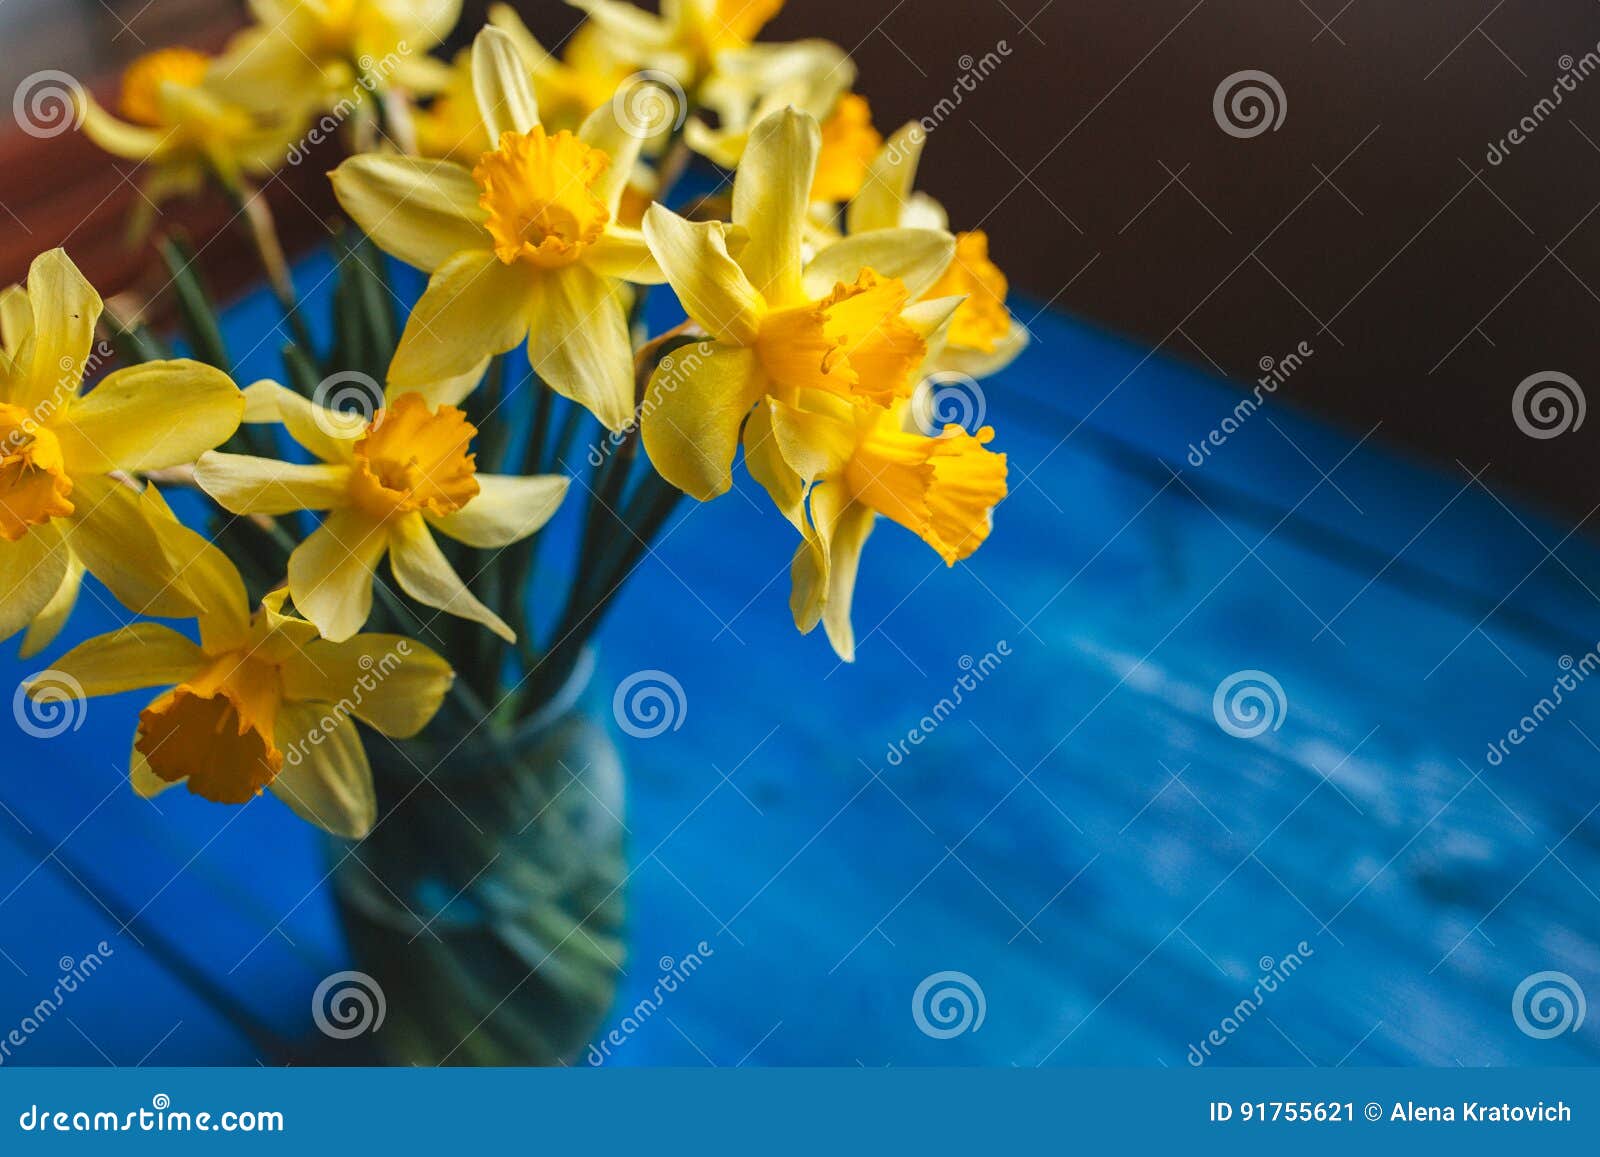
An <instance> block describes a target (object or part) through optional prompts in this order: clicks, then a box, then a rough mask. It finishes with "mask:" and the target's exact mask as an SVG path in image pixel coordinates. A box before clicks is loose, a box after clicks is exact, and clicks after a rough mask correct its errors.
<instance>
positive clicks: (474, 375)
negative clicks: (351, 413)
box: [383, 358, 489, 409]
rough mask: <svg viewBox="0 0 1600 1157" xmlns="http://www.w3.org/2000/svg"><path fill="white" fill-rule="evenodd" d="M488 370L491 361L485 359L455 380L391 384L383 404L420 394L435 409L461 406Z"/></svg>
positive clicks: (385, 392)
mask: <svg viewBox="0 0 1600 1157" xmlns="http://www.w3.org/2000/svg"><path fill="white" fill-rule="evenodd" d="M488 368H489V359H488V358H484V359H483V361H481V362H479V363H478V364H477V365H475V366H473V367H472V368H471V369H470V370H468V371H467V372H466V373H464V374H457V375H456V376H455V377H453V378H440V379H439V380H438V381H435V382H424V383H423V384H421V385H415V386H396V385H393V384H391V385H390V386H389V388H388V389H386V390H385V391H384V395H383V404H384V405H386V406H388V405H392V404H393V403H394V400H395V398H397V397H399V396H400V395H401V394H420V395H421V396H422V400H423V401H424V402H426V403H428V405H429V406H431V407H433V408H434V409H438V408H439V407H440V406H459V405H461V403H462V401H463V400H464V399H465V398H466V397H467V395H468V394H470V393H472V391H473V390H475V389H477V388H478V383H479V382H481V381H483V371H484V370H486V369H488Z"/></svg>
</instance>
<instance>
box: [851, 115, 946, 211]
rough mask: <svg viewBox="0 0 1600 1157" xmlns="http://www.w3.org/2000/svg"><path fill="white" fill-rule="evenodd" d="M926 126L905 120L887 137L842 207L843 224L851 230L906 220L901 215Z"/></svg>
mask: <svg viewBox="0 0 1600 1157" xmlns="http://www.w3.org/2000/svg"><path fill="white" fill-rule="evenodd" d="M927 139H928V130H927V129H925V128H923V127H922V125H921V124H919V123H918V122H917V121H908V122H906V124H904V125H902V126H901V127H900V131H899V132H897V133H895V134H894V136H892V137H890V138H889V140H888V141H887V142H886V143H885V144H884V146H883V148H881V149H879V150H878V155H877V156H875V157H874V158H873V159H872V161H871V163H870V164H868V165H867V176H866V179H865V180H864V181H862V182H861V188H860V189H859V190H858V191H857V192H856V195H855V196H854V197H853V198H851V200H850V205H849V207H848V208H847V209H846V210H845V227H846V228H847V229H848V230H849V232H850V233H851V234H856V233H867V232H871V231H872V230H874V229H894V228H896V227H897V226H900V225H903V224H905V222H904V221H902V220H901V215H902V214H903V213H904V211H905V206H906V202H907V201H909V200H910V199H911V190H912V187H913V186H914V185H915V184H916V180H917V162H918V161H920V160H921V159H922V146H923V143H924V142H926V141H927Z"/></svg>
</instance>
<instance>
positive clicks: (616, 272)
mask: <svg viewBox="0 0 1600 1157" xmlns="http://www.w3.org/2000/svg"><path fill="white" fill-rule="evenodd" d="M583 263H584V264H585V265H587V266H588V267H589V268H590V269H592V270H594V271H595V272H596V273H598V274H600V275H601V276H603V277H615V278H619V279H620V280H622V281H632V282H634V283H635V284H637V285H660V284H661V283H662V282H664V281H665V280H666V279H667V275H666V274H665V273H664V272H662V269H661V266H660V265H658V264H656V259H655V254H653V253H651V252H650V246H649V244H648V243H647V242H646V241H645V238H644V234H643V233H641V232H640V231H639V230H637V229H629V228H627V227H626V226H623V225H607V226H606V231H605V232H604V233H602V234H600V236H599V238H598V239H597V240H596V241H595V243H594V244H593V245H590V246H589V247H588V248H587V249H585V250H584V251H583Z"/></svg>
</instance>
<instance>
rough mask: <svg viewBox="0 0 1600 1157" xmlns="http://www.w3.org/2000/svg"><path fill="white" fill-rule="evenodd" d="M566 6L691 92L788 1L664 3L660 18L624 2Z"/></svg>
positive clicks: (625, 52)
mask: <svg viewBox="0 0 1600 1157" xmlns="http://www.w3.org/2000/svg"><path fill="white" fill-rule="evenodd" d="M567 2H568V3H569V4H571V5H572V6H573V7H574V8H579V9H582V10H583V11H584V12H586V13H588V15H589V19H590V20H591V21H592V22H593V23H594V24H595V26H597V27H598V28H600V29H601V30H603V32H604V33H605V35H606V37H607V39H608V42H609V44H610V46H611V51H612V52H613V53H615V54H616V55H617V56H619V57H621V58H623V59H625V60H627V61H629V62H630V63H631V64H633V65H635V66H636V67H639V68H647V69H657V70H660V71H662V72H666V73H669V74H671V75H673V76H675V77H677V78H678V80H679V81H680V82H681V83H682V84H683V85H684V86H685V87H686V88H694V87H696V86H698V85H699V84H700V82H701V81H703V80H705V79H706V78H707V77H708V76H710V75H711V74H712V73H713V71H714V70H715V69H716V68H717V66H718V63H719V61H720V60H721V58H722V56H723V55H724V54H725V53H728V52H730V51H736V50H738V49H741V48H745V47H747V46H748V45H749V44H750V42H751V41H753V40H754V39H755V38H756V37H757V36H758V35H760V33H761V30H762V29H763V28H765V27H766V26H767V23H768V22H769V21H770V20H772V18H773V17H775V16H776V15H777V14H778V13H779V11H781V10H782V8H783V0H662V4H661V12H660V14H659V15H657V14H655V13H653V12H647V11H646V10H645V9H643V8H639V7H637V6H635V5H633V4H627V3H624V2H623V0H567Z"/></svg>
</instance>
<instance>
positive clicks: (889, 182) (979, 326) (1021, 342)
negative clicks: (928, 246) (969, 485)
mask: <svg viewBox="0 0 1600 1157" xmlns="http://www.w3.org/2000/svg"><path fill="white" fill-rule="evenodd" d="M927 135H928V134H927V131H926V130H925V129H924V128H923V127H922V126H921V125H920V124H918V123H917V122H915V121H912V122H911V123H909V124H907V125H906V126H905V127H903V128H902V129H901V130H900V131H899V132H898V133H896V134H895V135H894V137H893V138H892V139H891V140H890V141H889V142H888V143H887V144H886V145H885V146H884V147H883V148H882V149H881V150H880V151H879V152H878V154H877V156H876V157H875V158H873V160H872V163H871V165H870V166H869V167H868V170H867V174H866V177H865V179H864V180H863V181H862V182H861V185H860V189H859V191H858V192H857V193H856V194H855V196H854V198H853V199H852V200H851V201H850V204H849V206H848V207H847V209H846V210H845V222H846V227H847V229H848V231H849V232H850V233H851V234H856V233H863V232H868V231H872V230H878V229H888V228H893V227H895V226H901V227H922V228H935V229H944V228H947V227H948V221H947V218H946V216H945V211H944V207H943V206H942V205H940V204H939V202H937V201H935V200H934V199H933V198H932V197H929V196H928V195H927V194H925V193H917V192H914V191H913V186H914V185H915V182H916V176H917V162H918V161H919V160H920V159H921V157H922V146H923V144H924V143H925V141H926V139H927ZM1006 290H1007V283H1006V276H1005V274H1004V273H1002V272H1000V269H999V267H998V266H996V265H995V264H994V262H992V261H991V260H989V238H988V237H987V235H985V234H984V233H983V231H982V230H973V231H972V232H970V233H957V234H956V249H955V254H954V255H953V256H952V258H951V260H950V263H949V265H948V266H947V267H946V268H945V270H944V272H943V273H942V274H941V275H940V277H939V280H938V281H937V282H935V283H934V285H933V286H932V287H931V288H930V289H929V290H928V294H927V295H928V296H929V297H940V296H948V295H951V294H959V295H961V296H962V297H964V298H965V299H966V300H965V301H963V302H962V304H961V308H959V309H958V310H956V314H955V317H954V318H952V319H951V322H950V329H949V332H948V334H947V339H946V342H945V348H944V350H943V352H942V353H941V354H940V356H939V358H938V359H936V361H935V362H934V363H932V364H930V365H929V366H928V369H929V371H930V372H934V371H941V370H944V371H951V372H954V373H959V374H965V375H967V376H968V377H974V378H981V377H986V376H988V375H989V374H993V373H996V372H998V371H999V370H1002V369H1004V368H1005V367H1006V366H1008V365H1010V364H1011V362H1012V360H1013V359H1015V358H1016V356H1017V355H1018V354H1019V353H1021V352H1022V350H1023V349H1024V348H1025V347H1026V346H1027V344H1028V331H1027V328H1026V327H1025V326H1023V325H1022V324H1021V323H1020V322H1018V321H1017V319H1016V318H1015V317H1013V316H1012V315H1011V312H1010V311H1009V310H1008V309H1007V308H1006Z"/></svg>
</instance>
